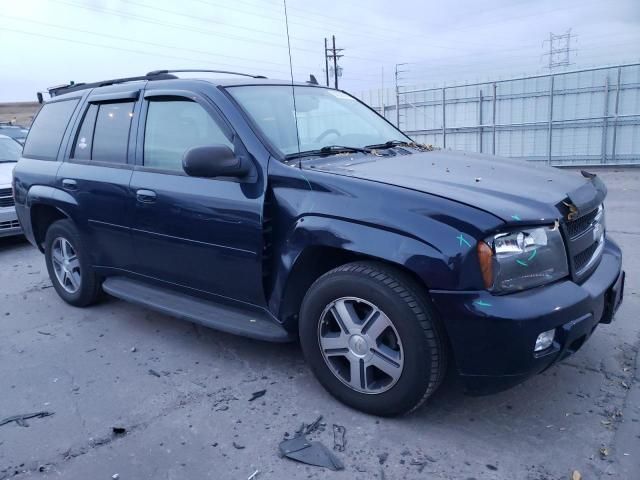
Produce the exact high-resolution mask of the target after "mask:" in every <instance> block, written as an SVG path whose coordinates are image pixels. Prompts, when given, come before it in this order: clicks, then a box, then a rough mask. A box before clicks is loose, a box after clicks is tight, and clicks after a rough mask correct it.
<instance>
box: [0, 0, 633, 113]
mask: <svg viewBox="0 0 640 480" xmlns="http://www.w3.org/2000/svg"><path fill="white" fill-rule="evenodd" d="M286 7H287V13H288V19H289V36H290V43H291V60H292V66H293V77H294V79H295V80H306V79H308V78H309V74H314V75H315V76H316V77H317V79H318V80H319V81H320V82H321V83H324V79H325V74H324V67H325V64H324V63H325V61H324V38H325V37H327V38H329V39H330V38H331V36H332V35H335V37H336V46H337V47H338V48H342V49H344V50H342V51H341V52H340V54H342V55H344V56H343V57H342V58H340V61H339V64H340V66H341V67H342V77H341V78H340V79H339V86H340V88H343V89H345V90H347V91H352V92H361V91H365V90H369V89H376V88H381V87H385V88H392V87H393V86H394V69H395V66H396V64H403V65H401V66H400V67H399V68H400V70H401V71H402V73H401V75H400V83H401V85H406V86H409V85H411V86H413V85H420V86H440V85H445V84H447V85H451V84H454V83H460V82H462V81H476V80H489V79H497V78H510V77H517V76H521V75H523V74H536V73H545V72H548V71H549V70H548V68H547V66H548V56H546V55H545V53H546V52H548V50H549V42H548V39H549V34H550V32H553V33H556V34H562V33H565V32H566V31H567V30H569V29H571V34H572V38H571V48H572V52H571V56H570V61H571V65H570V66H569V67H568V68H569V69H577V68H582V67H589V66H600V65H610V64H617V63H631V62H639V61H640V1H639V0H511V1H506V0H482V1H478V0H473V1H472V0H462V1H455V0H449V1H447V2H443V1H442V0H437V1H436V0H395V1H389V0H368V1H366V2H365V1H362V0H360V1H358V0H323V1H322V2H311V1H308V0H306V1H305V0H287V3H286ZM284 13H285V10H284V2H283V0H233V1H229V0H180V1H169V0H19V1H16V0H0V49H1V50H0V102H6V101H24V100H34V99H35V97H36V92H37V91H45V90H46V88H47V87H51V86H54V85H60V84H65V83H68V82H69V81H75V82H89V81H97V80H102V79H107V78H114V77H126V76H136V75H142V74H144V73H146V72H148V71H151V70H157V69H171V68H210V69H220V70H233V71H241V72H248V73H255V74H262V75H265V76H267V77H270V78H282V79H290V78H291V72H290V70H289V50H288V48H287V34H286V23H285V15H284ZM545 40H547V42H545Z"/></svg>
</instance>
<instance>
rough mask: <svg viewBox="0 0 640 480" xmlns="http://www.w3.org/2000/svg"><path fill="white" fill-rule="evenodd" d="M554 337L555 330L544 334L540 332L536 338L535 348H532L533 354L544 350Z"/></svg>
mask: <svg viewBox="0 0 640 480" xmlns="http://www.w3.org/2000/svg"><path fill="white" fill-rule="evenodd" d="M555 336H556V329H555V328H552V329H551V330H547V331H546V332H542V333H541V334H540V335H538V338H536V346H535V347H534V348H533V351H534V352H540V351H542V350H546V349H547V348H549V347H550V346H551V344H552V343H553V339H554V338H555Z"/></svg>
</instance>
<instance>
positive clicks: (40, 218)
mask: <svg viewBox="0 0 640 480" xmlns="http://www.w3.org/2000/svg"><path fill="white" fill-rule="evenodd" d="M65 218H69V216H68V215H67V214H66V213H64V212H63V211H62V210H61V209H59V208H58V207H55V206H53V205H50V204H47V203H36V204H34V205H32V206H31V208H30V219H31V228H32V230H33V240H34V242H35V245H36V247H38V250H40V251H41V252H44V239H45V236H46V235H47V230H48V229H49V227H50V226H51V225H52V224H53V223H54V222H56V221H58V220H62V219H65Z"/></svg>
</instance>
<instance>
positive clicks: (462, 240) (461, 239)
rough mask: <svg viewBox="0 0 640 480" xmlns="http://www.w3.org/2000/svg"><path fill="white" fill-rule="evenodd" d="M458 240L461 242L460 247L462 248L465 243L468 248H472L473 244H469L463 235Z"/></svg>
mask: <svg viewBox="0 0 640 480" xmlns="http://www.w3.org/2000/svg"><path fill="white" fill-rule="evenodd" d="M456 238H457V239H458V240H460V246H462V244H463V243H464V244H465V245H466V246H467V247H470V246H471V244H470V243H469V242H467V239H466V238H464V237H463V236H462V234H460V235H458V236H457V237H456Z"/></svg>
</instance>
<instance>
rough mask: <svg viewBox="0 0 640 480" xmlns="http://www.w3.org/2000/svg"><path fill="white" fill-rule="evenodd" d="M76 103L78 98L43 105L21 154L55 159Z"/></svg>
mask: <svg viewBox="0 0 640 480" xmlns="http://www.w3.org/2000/svg"><path fill="white" fill-rule="evenodd" d="M76 105H78V99H72V100H64V101H60V102H53V103H46V104H45V105H43V106H42V109H41V110H40V113H38V116H37V117H36V119H35V120H34V122H33V125H32V126H31V130H30V132H29V136H28V137H27V142H26V144H25V146H24V154H23V155H24V156H25V157H32V158H37V159H41V160H55V159H56V157H57V156H58V150H59V149H60V144H61V143H62V137H63V135H64V131H65V130H66V129H67V124H68V123H69V120H70V119H71V115H72V114H73V111H74V110H75V108H76Z"/></svg>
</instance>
